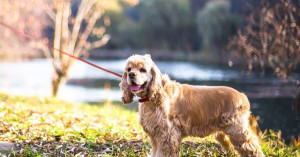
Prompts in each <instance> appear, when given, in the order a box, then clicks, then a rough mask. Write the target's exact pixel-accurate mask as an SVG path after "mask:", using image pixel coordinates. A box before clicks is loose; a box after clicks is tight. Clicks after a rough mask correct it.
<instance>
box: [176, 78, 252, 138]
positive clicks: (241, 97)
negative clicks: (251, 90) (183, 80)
mask: <svg viewBox="0 0 300 157" xmlns="http://www.w3.org/2000/svg"><path fill="white" fill-rule="evenodd" d="M179 93H180V94H179V95H178V96H177V101H175V103H174V104H170V107H171V108H172V109H171V111H173V114H175V115H177V116H178V117H179V118H180V119H181V122H182V123H187V124H185V125H184V126H188V128H185V130H186V133H187V134H188V135H193V136H206V135H208V134H210V133H212V131H216V130H218V129H217V128H218V127H220V126H221V125H222V124H224V123H229V122H230V121H231V120H233V119H232V118H233V116H234V115H233V114H241V115H245V114H247V113H250V111H249V109H250V104H249V101H248V99H247V97H246V96H245V94H243V93H240V92H238V91H236V90H235V89H233V88H230V87H225V86H191V85H185V84H183V85H181V87H180V89H179ZM222 121H224V122H222ZM210 127H211V128H210ZM199 133H200V134H199Z"/></svg>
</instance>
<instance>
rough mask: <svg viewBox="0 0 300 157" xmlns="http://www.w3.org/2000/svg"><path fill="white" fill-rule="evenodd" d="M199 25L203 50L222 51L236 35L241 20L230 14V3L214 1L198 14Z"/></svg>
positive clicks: (221, 0) (208, 3)
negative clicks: (215, 49) (216, 49)
mask: <svg viewBox="0 0 300 157" xmlns="http://www.w3.org/2000/svg"><path fill="white" fill-rule="evenodd" d="M197 23H198V29H199V32H200V34H201V36H202V42H203V43H202V45H203V48H204V49H206V50H211V49H212V48H218V50H222V49H224V48H225V47H226V45H227V44H228V42H227V41H228V39H229V37H230V36H232V35H235V32H236V31H237V29H238V27H239V26H240V24H241V20H240V17H239V16H237V15H234V14H232V13H231V12H230V2H229V1H226V0H213V1H209V2H207V3H206V5H205V6H204V7H203V8H202V10H200V11H199V12H198V14H197Z"/></svg>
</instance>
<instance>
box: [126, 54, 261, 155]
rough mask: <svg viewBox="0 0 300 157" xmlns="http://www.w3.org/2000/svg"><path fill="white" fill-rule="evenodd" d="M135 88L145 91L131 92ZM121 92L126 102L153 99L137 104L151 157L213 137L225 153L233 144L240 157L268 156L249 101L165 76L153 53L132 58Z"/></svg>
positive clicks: (232, 92) (227, 89) (225, 90)
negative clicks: (251, 117) (187, 139)
mask: <svg viewBox="0 0 300 157" xmlns="http://www.w3.org/2000/svg"><path fill="white" fill-rule="evenodd" d="M141 69H143V70H141ZM128 73H133V74H134V75H135V77H134V78H132V77H131V78H130V77H129V76H128ZM183 75H184V74H183ZM133 85H139V86H141V87H140V89H139V90H138V91H132V90H131V89H130V86H133ZM120 88H121V90H122V91H123V97H122V101H123V103H124V104H127V103H130V102H132V101H133V97H134V96H138V97H140V98H145V97H149V101H146V102H142V103H140V105H139V121H140V124H141V126H142V127H143V129H144V131H145V132H146V133H147V134H148V135H149V137H150V144H151V146H152V150H151V156H153V157H165V156H170V157H177V156H179V152H180V142H181V140H182V138H184V137H186V136H197V137H205V136H207V135H210V134H213V133H214V134H216V139H217V140H218V141H219V142H220V144H221V145H222V146H223V147H225V149H230V147H231V146H232V145H233V146H234V148H235V150H236V151H237V152H238V153H239V154H240V155H241V156H259V157H261V156H264V154H263V153H262V151H261V147H260V144H259V140H258V138H257V137H256V135H255V134H254V133H253V132H252V131H251V129H250V127H249V122H248V118H249V115H250V104H249V101H248V98H247V96H246V95H245V94H243V93H240V92H238V91H236V90H235V89H232V88H230V87H225V86H191V85H187V84H180V83H177V82H175V81H172V80H170V79H169V77H168V76H167V75H165V74H161V72H160V70H159V69H158V68H157V66H156V65H155V64H154V62H153V61H152V60H151V57H150V55H144V56H141V55H133V56H131V57H129V58H128V60H127V65H126V68H125V72H124V74H123V77H122V81H121V83H120Z"/></svg>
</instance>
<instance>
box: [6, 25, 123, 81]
mask: <svg viewBox="0 0 300 157" xmlns="http://www.w3.org/2000/svg"><path fill="white" fill-rule="evenodd" d="M0 25H2V26H4V27H6V28H8V29H10V30H11V31H13V32H14V33H16V34H18V35H19V36H22V37H24V38H27V39H30V40H33V41H35V42H39V43H41V44H43V45H45V46H47V47H48V48H50V49H52V50H55V51H58V52H59V53H61V54H64V55H67V56H69V57H71V58H74V59H77V60H79V61H82V62H84V63H86V64H89V65H91V66H93V67H96V68H98V69H100V70H103V71H105V72H108V73H111V74H113V75H115V76H118V77H122V75H120V74H117V73H115V72H112V71H110V70H107V69H104V68H102V67H100V66H98V65H96V64H93V63H91V62H88V61H86V60H83V59H80V58H78V57H75V56H74V55H71V54H69V53H66V52H64V51H62V50H60V49H57V48H54V47H52V46H50V45H48V44H46V43H43V42H40V41H37V40H36V39H35V38H33V37H31V36H30V35H28V34H25V33H23V32H21V31H19V30H17V29H14V28H13V27H11V26H9V25H7V24H5V23H3V22H1V21H0Z"/></svg>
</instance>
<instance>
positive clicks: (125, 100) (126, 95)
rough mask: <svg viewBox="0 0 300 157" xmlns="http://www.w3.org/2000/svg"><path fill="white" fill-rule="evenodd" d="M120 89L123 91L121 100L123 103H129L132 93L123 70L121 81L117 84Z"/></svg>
mask: <svg viewBox="0 0 300 157" xmlns="http://www.w3.org/2000/svg"><path fill="white" fill-rule="evenodd" d="M119 86H120V89H121V90H122V91H123V97H122V102H123V104H129V103H131V102H132V101H133V97H134V95H133V93H132V92H131V91H130V88H129V85H128V84H127V72H124V74H123V76H122V81H121V82H120V84H119Z"/></svg>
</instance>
